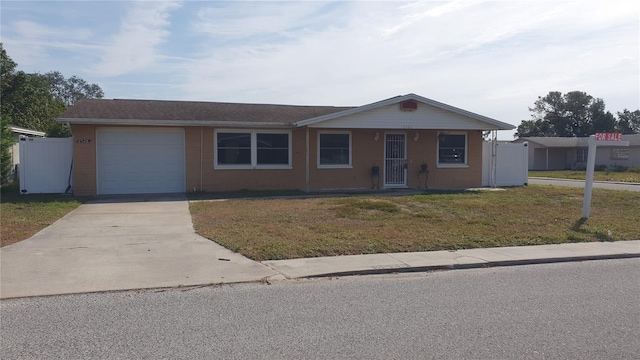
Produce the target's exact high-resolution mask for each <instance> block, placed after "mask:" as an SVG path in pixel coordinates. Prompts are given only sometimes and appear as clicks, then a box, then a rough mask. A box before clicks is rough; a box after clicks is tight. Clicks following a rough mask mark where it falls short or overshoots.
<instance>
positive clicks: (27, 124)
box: [0, 42, 104, 183]
mask: <svg viewBox="0 0 640 360" xmlns="http://www.w3.org/2000/svg"><path fill="white" fill-rule="evenodd" d="M17 67H18V64H17V63H16V62H15V61H13V60H12V59H11V57H9V55H8V54H7V52H6V51H5V49H4V46H3V44H2V43H1V42H0V135H1V137H0V139H1V146H2V150H1V158H0V167H1V174H0V178H1V179H0V180H1V183H4V182H5V181H6V180H7V175H8V174H9V172H10V168H9V164H10V163H11V154H10V152H9V148H10V147H11V145H12V144H13V137H12V134H11V130H10V128H9V126H10V125H13V126H17V127H22V128H26V129H31V130H37V131H42V132H44V133H46V135H47V136H48V137H68V136H71V132H70V130H69V129H68V128H67V127H66V126H65V125H63V124H60V123H58V122H56V118H57V117H58V116H60V114H62V113H63V112H64V111H65V110H66V109H67V107H69V106H71V105H73V104H74V103H75V102H76V101H78V100H80V99H84V98H93V99H99V98H102V97H104V92H103V91H102V89H101V88H100V86H99V85H98V84H91V83H87V82H86V81H85V80H83V79H82V78H80V77H78V76H75V75H74V76H71V77H70V78H65V77H64V75H62V74H61V73H60V72H59V71H49V72H47V73H44V74H40V73H26V72H24V71H18V70H17Z"/></svg>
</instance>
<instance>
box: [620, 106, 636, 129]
mask: <svg viewBox="0 0 640 360" xmlns="http://www.w3.org/2000/svg"><path fill="white" fill-rule="evenodd" d="M617 125H618V126H617V129H618V131H620V132H621V133H623V134H640V110H636V111H629V110H627V109H624V111H622V112H618V124H617Z"/></svg>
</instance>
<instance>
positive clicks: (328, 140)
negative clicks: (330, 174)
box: [318, 132, 351, 168]
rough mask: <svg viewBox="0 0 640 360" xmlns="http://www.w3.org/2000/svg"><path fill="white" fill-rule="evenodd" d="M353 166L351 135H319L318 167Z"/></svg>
mask: <svg viewBox="0 0 640 360" xmlns="http://www.w3.org/2000/svg"><path fill="white" fill-rule="evenodd" d="M350 166H351V133H350V132H321V133H319V134H318V167H323V168H332V167H350Z"/></svg>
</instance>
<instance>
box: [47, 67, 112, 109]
mask: <svg viewBox="0 0 640 360" xmlns="http://www.w3.org/2000/svg"><path fill="white" fill-rule="evenodd" d="M41 76H42V77H43V78H44V79H45V81H46V82H47V83H48V84H49V85H50V86H51V94H52V95H53V96H54V97H56V98H57V99H60V100H61V101H62V102H63V103H64V104H65V106H67V107H69V106H71V105H73V104H75V102H76V101H78V100H80V99H101V98H103V97H104V92H103V91H102V89H101V88H100V86H98V84H89V83H87V82H86V81H84V80H83V79H81V78H79V77H77V76H75V75H74V76H72V77H70V78H68V79H65V78H64V76H63V75H62V74H61V73H60V72H59V71H50V72H48V73H45V74H43V75H41Z"/></svg>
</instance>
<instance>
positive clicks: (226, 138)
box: [217, 133, 251, 165]
mask: <svg viewBox="0 0 640 360" xmlns="http://www.w3.org/2000/svg"><path fill="white" fill-rule="evenodd" d="M217 135H218V141H217V144H218V165H223V164H224V165H241V164H251V133H218V134H217Z"/></svg>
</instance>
